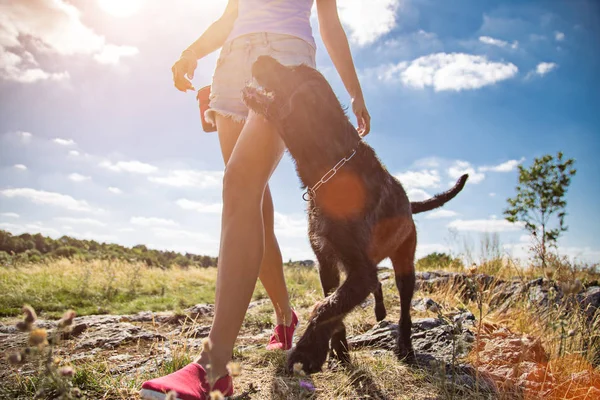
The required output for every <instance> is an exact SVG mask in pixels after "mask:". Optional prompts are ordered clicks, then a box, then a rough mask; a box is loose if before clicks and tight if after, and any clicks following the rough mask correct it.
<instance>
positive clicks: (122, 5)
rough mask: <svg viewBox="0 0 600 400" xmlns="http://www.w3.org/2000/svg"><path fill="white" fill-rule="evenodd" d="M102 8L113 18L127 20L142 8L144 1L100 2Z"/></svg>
mask: <svg viewBox="0 0 600 400" xmlns="http://www.w3.org/2000/svg"><path fill="white" fill-rule="evenodd" d="M98 5H99V6H100V8H101V9H102V10H103V11H104V12H106V13H108V14H110V15H112V16H113V17H118V18H125V17H130V16H132V15H134V14H135V13H137V12H138V11H139V10H140V8H142V0H98Z"/></svg>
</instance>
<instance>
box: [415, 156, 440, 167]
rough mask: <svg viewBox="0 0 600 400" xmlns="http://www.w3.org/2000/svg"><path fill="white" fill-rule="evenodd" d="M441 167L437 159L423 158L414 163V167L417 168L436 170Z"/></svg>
mask: <svg viewBox="0 0 600 400" xmlns="http://www.w3.org/2000/svg"><path fill="white" fill-rule="evenodd" d="M440 165H441V161H440V159H439V158H437V157H425V158H421V159H418V160H417V161H415V162H414V166H415V167H418V168H437V167H439V166H440Z"/></svg>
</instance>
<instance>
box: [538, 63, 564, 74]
mask: <svg viewBox="0 0 600 400" xmlns="http://www.w3.org/2000/svg"><path fill="white" fill-rule="evenodd" d="M556 67H558V65H557V64H556V63H553V62H541V63H539V64H538V65H537V67H535V73H536V74H538V75H540V76H544V75H546V74H547V73H548V72H550V71H552V70H554V69H556Z"/></svg>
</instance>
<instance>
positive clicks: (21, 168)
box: [13, 164, 27, 171]
mask: <svg viewBox="0 0 600 400" xmlns="http://www.w3.org/2000/svg"><path fill="white" fill-rule="evenodd" d="M13 168H14V169H18V170H21V171H27V166H26V165H23V164H15V165H14V166H13Z"/></svg>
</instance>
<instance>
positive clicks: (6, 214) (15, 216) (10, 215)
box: [0, 212, 19, 218]
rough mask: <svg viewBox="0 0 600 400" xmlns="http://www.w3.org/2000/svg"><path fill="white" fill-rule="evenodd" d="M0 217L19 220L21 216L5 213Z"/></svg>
mask: <svg viewBox="0 0 600 400" xmlns="http://www.w3.org/2000/svg"><path fill="white" fill-rule="evenodd" d="M0 216H2V217H6V218H19V214H17V213H13V212H5V213H2V214H0Z"/></svg>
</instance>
